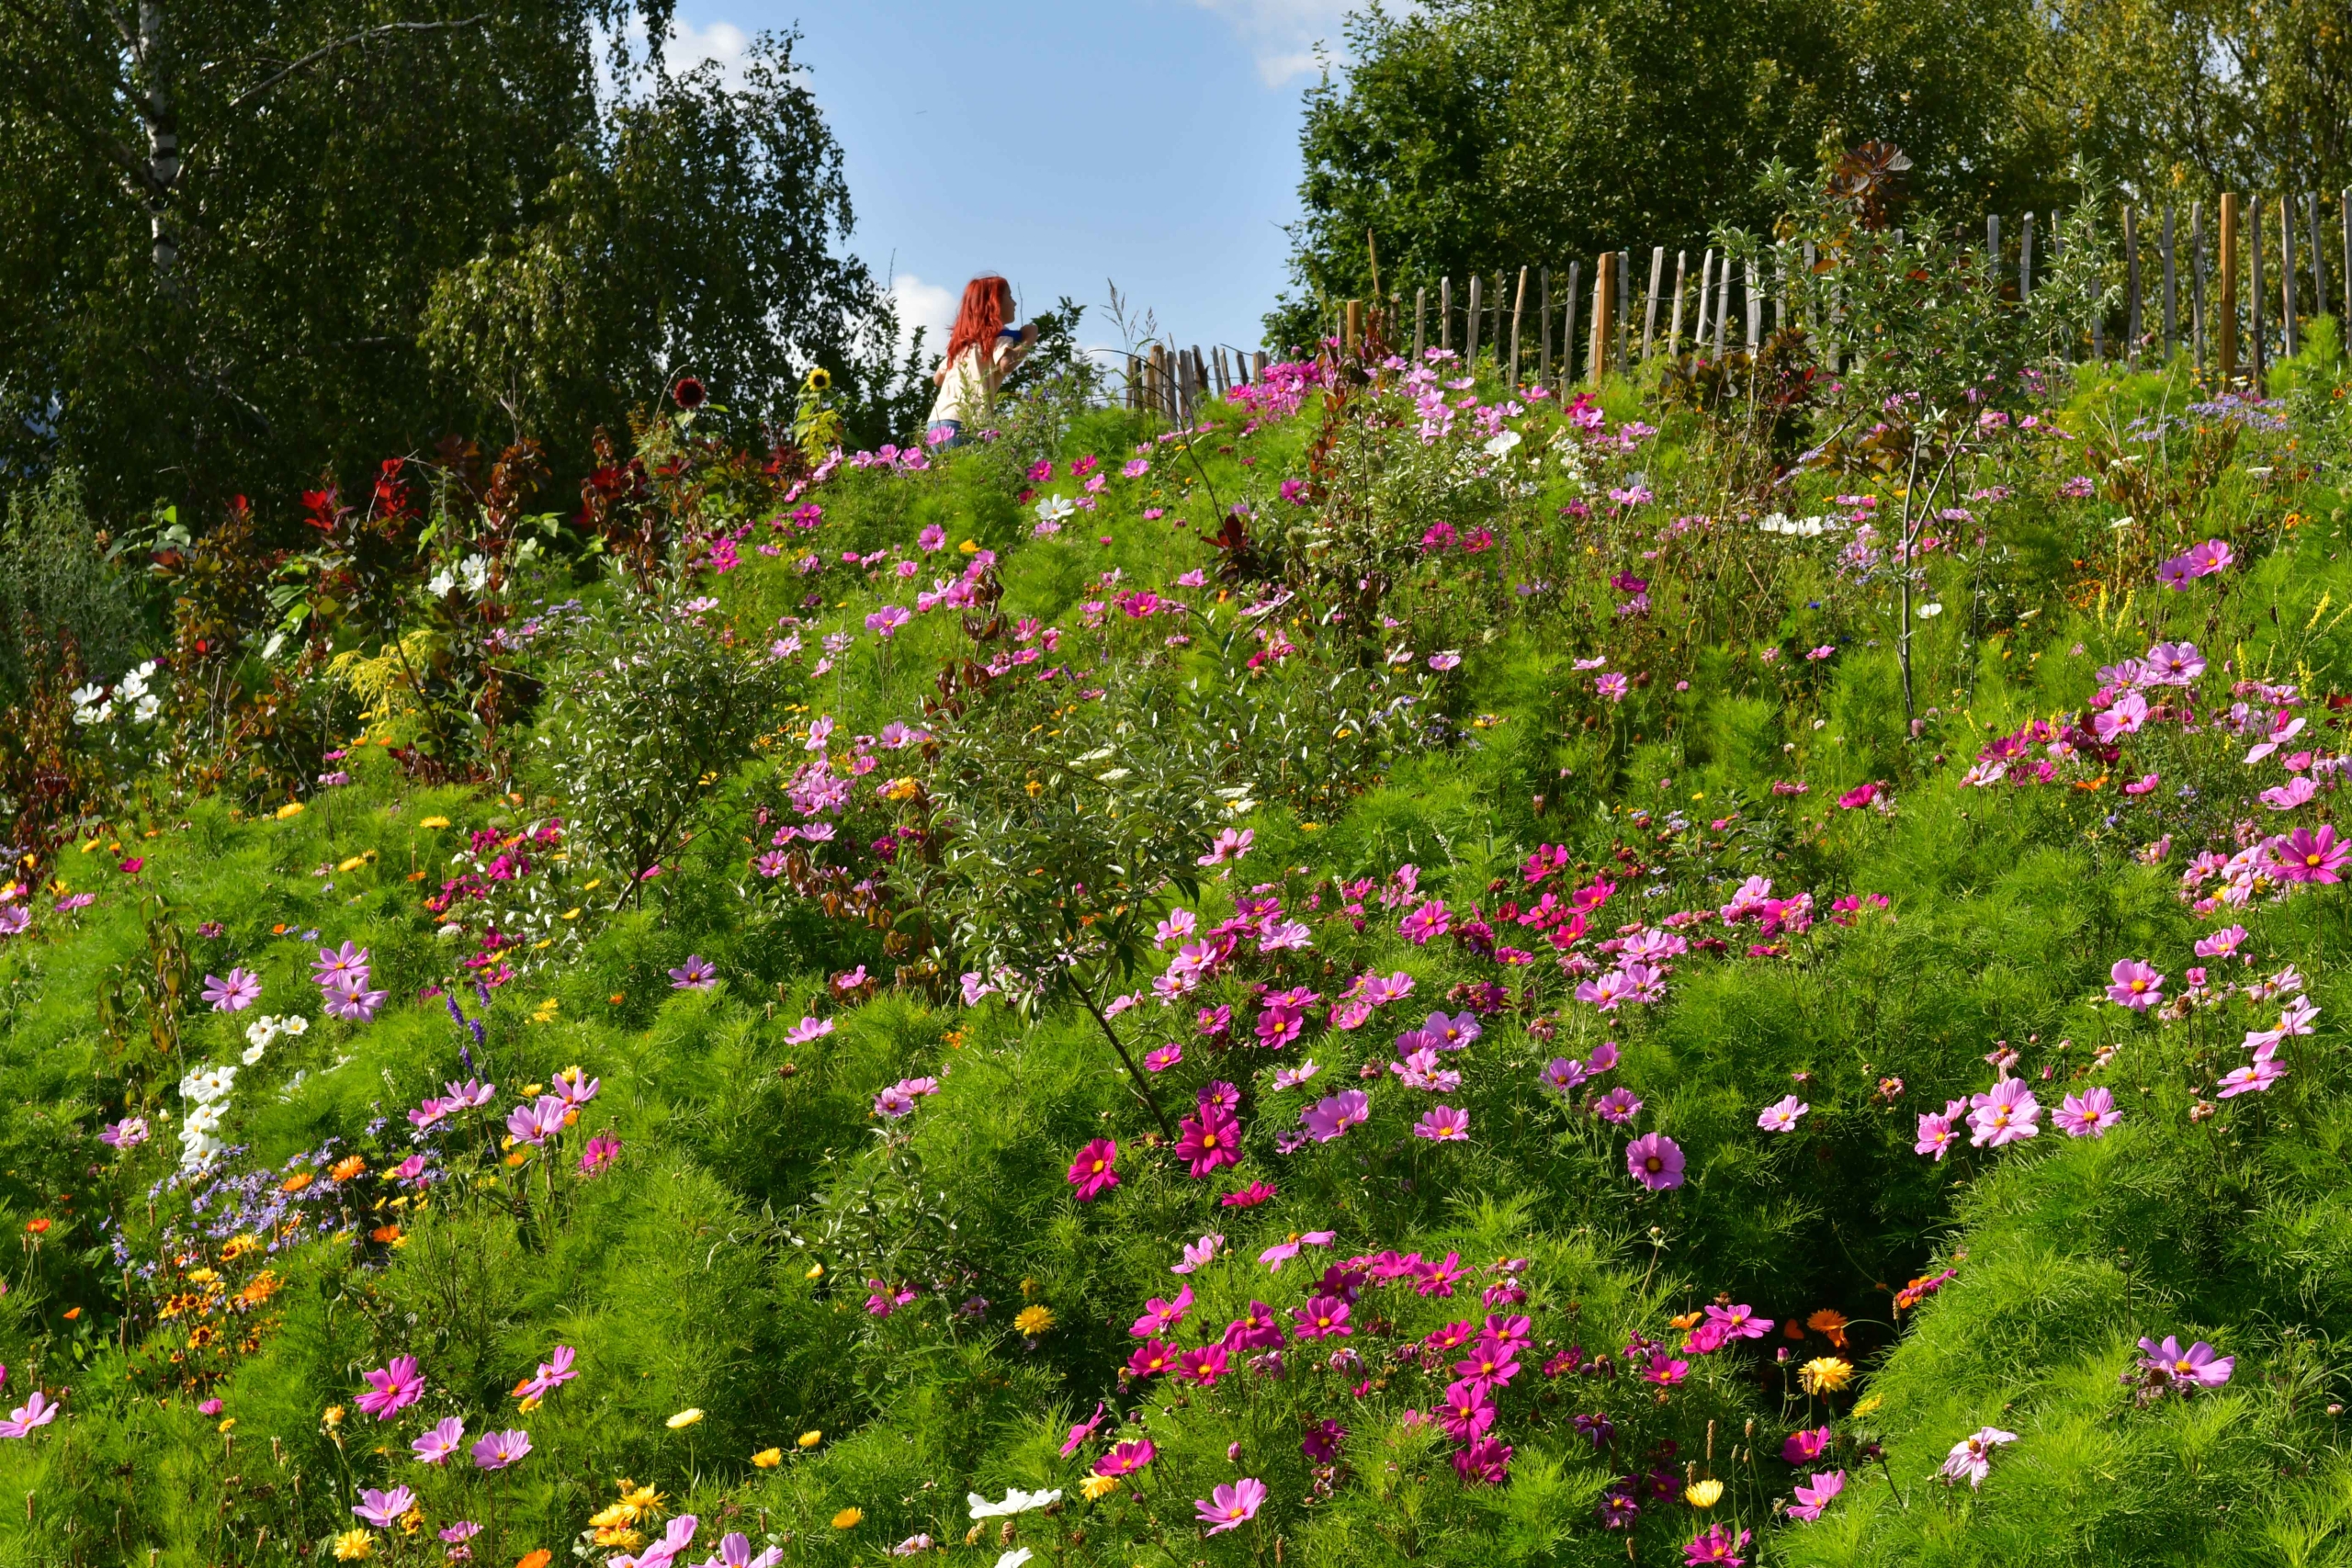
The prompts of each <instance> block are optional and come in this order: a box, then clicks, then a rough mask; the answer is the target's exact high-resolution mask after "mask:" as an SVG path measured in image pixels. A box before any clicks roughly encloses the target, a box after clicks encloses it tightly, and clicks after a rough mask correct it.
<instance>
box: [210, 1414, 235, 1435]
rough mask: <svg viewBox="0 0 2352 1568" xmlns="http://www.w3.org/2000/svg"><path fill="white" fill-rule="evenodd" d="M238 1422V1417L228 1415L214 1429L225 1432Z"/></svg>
mask: <svg viewBox="0 0 2352 1568" xmlns="http://www.w3.org/2000/svg"><path fill="white" fill-rule="evenodd" d="M236 1424H237V1418H236V1417H235V1416H229V1417H227V1418H226V1419H225V1420H223V1421H222V1422H221V1423H220V1425H219V1426H218V1427H214V1428H213V1430H214V1431H216V1432H225V1431H227V1430H228V1429H229V1428H230V1427H233V1426H235V1425H236Z"/></svg>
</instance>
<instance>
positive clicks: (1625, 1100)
mask: <svg viewBox="0 0 2352 1568" xmlns="http://www.w3.org/2000/svg"><path fill="white" fill-rule="evenodd" d="M1641 1109H1642V1102H1641V1100H1639V1099H1637V1098H1635V1096H1634V1091H1633V1090H1632V1089H1627V1088H1626V1087H1625V1086H1624V1085H1623V1084H1620V1085H1618V1086H1617V1087H1616V1088H1615V1089H1611V1090H1610V1091H1609V1092H1608V1093H1607V1094H1604V1095H1602V1096H1601V1097H1600V1099H1599V1100H1594V1101H1593V1102H1592V1111H1593V1114H1594V1115H1596V1116H1598V1117H1600V1119H1601V1120H1602V1121H1604V1122H1611V1123H1612V1124H1614V1125H1617V1126H1621V1127H1622V1126H1623V1125H1624V1124H1625V1123H1626V1122H1630V1121H1632V1120H1633V1119H1634V1115H1635V1114H1636V1113H1637V1112H1639V1111H1640V1110H1641Z"/></svg>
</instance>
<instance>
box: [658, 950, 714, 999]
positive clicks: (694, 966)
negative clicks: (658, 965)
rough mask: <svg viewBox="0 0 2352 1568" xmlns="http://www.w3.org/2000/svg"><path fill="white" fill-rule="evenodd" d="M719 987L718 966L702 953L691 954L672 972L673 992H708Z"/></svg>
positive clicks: (671, 985)
mask: <svg viewBox="0 0 2352 1568" xmlns="http://www.w3.org/2000/svg"><path fill="white" fill-rule="evenodd" d="M717 987H718V965H717V964H713V963H712V962H711V961H710V960H709V959H707V958H705V957H703V956H702V955H701V954H700V953H691V954H689V955H688V956H687V958H686V961H685V962H684V964H680V965H678V967H676V968H675V969H673V970H671V971H670V988H671V989H672V990H673V991H708V990H714V989H716V988H717Z"/></svg>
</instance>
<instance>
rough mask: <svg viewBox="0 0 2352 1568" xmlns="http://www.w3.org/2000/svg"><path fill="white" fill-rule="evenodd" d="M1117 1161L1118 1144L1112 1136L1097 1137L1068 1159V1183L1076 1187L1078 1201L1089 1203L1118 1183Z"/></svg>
mask: <svg viewBox="0 0 2352 1568" xmlns="http://www.w3.org/2000/svg"><path fill="white" fill-rule="evenodd" d="M1118 1163H1119V1145H1118V1140H1116V1139H1114V1138H1097V1139H1095V1140H1094V1141H1093V1142H1091V1143H1090V1144H1088V1145H1086V1146H1085V1147H1084V1148H1082V1149H1080V1150H1079V1151H1078V1157H1077V1158H1076V1159H1074V1160H1072V1161H1070V1166H1069V1184H1070V1185H1071V1186H1072V1187H1075V1188H1077V1189H1078V1201H1080V1202H1081V1203H1091V1202H1092V1201H1094V1200H1095V1199H1097V1198H1100V1197H1101V1196H1102V1195H1103V1193H1105V1192H1108V1191H1109V1190H1111V1189H1112V1188H1114V1187H1116V1186H1117V1185H1118V1184H1119V1173H1118V1171H1117V1170H1116V1169H1115V1168H1114V1167H1116V1166H1117V1164H1118Z"/></svg>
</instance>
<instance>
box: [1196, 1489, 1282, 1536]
mask: <svg viewBox="0 0 2352 1568" xmlns="http://www.w3.org/2000/svg"><path fill="white" fill-rule="evenodd" d="M1264 1506H1266V1483H1264V1482H1262V1481H1259V1480H1257V1479H1255V1478H1254V1477H1251V1476H1246V1475H1245V1476H1243V1477H1242V1478H1241V1479H1240V1480H1238V1481H1237V1482H1235V1483H1233V1484H1232V1485H1230V1486H1219V1487H1216V1488H1215V1489H1214V1490H1212V1491H1211V1492H1210V1493H1209V1495H1208V1496H1207V1497H1205V1498H1202V1497H1195V1498H1193V1512H1194V1514H1195V1515H1196V1516H1197V1517H1198V1518H1199V1520H1200V1522H1201V1523H1202V1524H1204V1525H1206V1526H1207V1527H1208V1529H1207V1531H1206V1532H1205V1533H1207V1534H1209V1535H1223V1534H1224V1533H1225V1532H1226V1531H1227V1530H1229V1529H1239V1528H1240V1527H1241V1526H1243V1525H1246V1524H1248V1523H1249V1522H1250V1520H1251V1519H1254V1518H1256V1517H1258V1510H1259V1509H1261V1508H1262V1507H1264Z"/></svg>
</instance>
